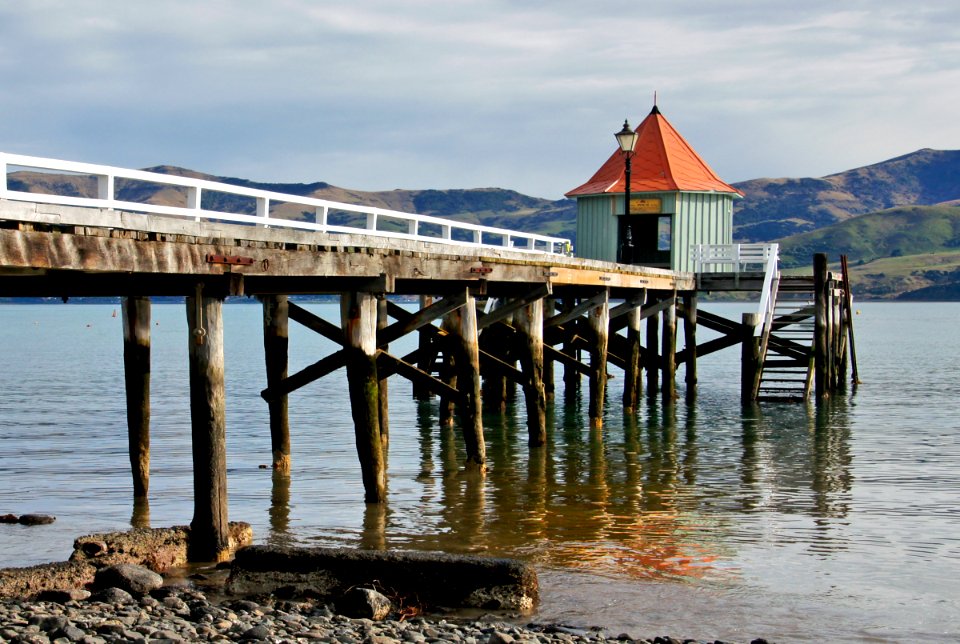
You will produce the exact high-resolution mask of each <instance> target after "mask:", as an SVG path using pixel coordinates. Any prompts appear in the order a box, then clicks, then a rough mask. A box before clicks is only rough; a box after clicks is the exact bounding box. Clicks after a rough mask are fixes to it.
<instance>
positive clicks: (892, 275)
mask: <svg viewBox="0 0 960 644" xmlns="http://www.w3.org/2000/svg"><path fill="white" fill-rule="evenodd" d="M780 248H781V264H782V266H783V267H784V268H787V269H789V268H791V267H807V266H810V259H811V257H812V256H813V254H814V253H818V252H819V253H826V254H827V256H828V257H829V258H831V259H833V260H836V259H838V258H839V256H840V255H846V256H847V261H848V263H849V264H850V266H851V278H850V279H851V282H853V284H854V292H855V293H856V294H857V295H858V296H860V297H869V298H901V299H908V298H912V299H951V300H952V299H960V207H957V206H911V207H905V208H893V209H890V210H883V211H880V212H875V213H871V214H867V215H862V216H860V217H856V218H852V219H847V220H846V221H842V222H840V223H838V224H834V225H832V226H828V227H826V228H821V229H819V230H815V231H813V232H809V233H801V234H798V235H791V236H789V237H786V238H784V239H781V240H780Z"/></svg>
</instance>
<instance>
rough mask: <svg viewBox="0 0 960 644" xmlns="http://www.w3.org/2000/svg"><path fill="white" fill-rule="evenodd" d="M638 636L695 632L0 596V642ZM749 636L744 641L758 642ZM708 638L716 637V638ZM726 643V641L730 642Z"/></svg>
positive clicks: (109, 593)
mask: <svg viewBox="0 0 960 644" xmlns="http://www.w3.org/2000/svg"><path fill="white" fill-rule="evenodd" d="M194 641H203V642H271V643H281V642H343V643H346V644H390V643H393V642H411V643H415V644H416V643H420V642H460V643H462V644H510V643H512V642H564V643H569V642H613V641H619V642H641V643H651V644H685V643H686V644H690V643H694V642H696V643H697V644H699V643H700V640H689V639H682V638H675V637H665V636H654V637H642V636H635V635H634V634H628V633H605V632H604V631H602V630H600V629H586V630H584V629H578V628H573V627H569V626H565V625H561V624H535V623H533V624H523V625H520V624H515V623H512V621H511V620H510V619H509V618H506V619H505V618H504V617H502V616H494V615H483V616H480V617H478V618H471V619H462V618H452V617H451V618H443V617H430V618H425V617H422V616H414V617H411V618H409V619H386V620H382V621H373V620H370V619H351V618H348V617H344V616H342V615H337V614H335V613H334V612H333V610H332V609H331V607H330V606H328V605H325V604H318V603H314V602H310V601H287V600H265V601H261V602H254V601H251V600H248V599H232V600H226V601H222V602H221V601H214V600H212V599H209V598H208V597H207V596H206V595H205V594H204V593H203V592H202V591H199V590H196V589H193V588H178V587H169V586H165V587H163V588H159V589H157V590H154V591H152V592H151V593H150V594H148V595H144V596H142V597H140V598H137V597H134V596H133V595H131V594H130V593H128V592H126V591H124V590H120V589H117V588H110V589H107V590H104V591H100V592H99V593H97V594H95V595H93V596H91V597H90V598H87V599H82V600H77V599H69V600H67V601H65V602H63V603H59V602H51V601H44V602H22V601H14V600H5V601H2V602H0V642H16V643H21V642H22V643H25V644H26V643H30V644H45V643H48V642H56V643H63V644H65V643H67V642H82V643H84V644H100V643H108V642H135V643H140V642H142V643H147V642H150V643H159V642H168V643H172V642H194ZM765 642H766V641H765V640H761V639H757V640H753V642H752V643H751V644H765ZM713 644H720V642H719V641H717V642H714V643H713ZM731 644H732V643H731Z"/></svg>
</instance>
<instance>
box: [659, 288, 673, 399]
mask: <svg viewBox="0 0 960 644" xmlns="http://www.w3.org/2000/svg"><path fill="white" fill-rule="evenodd" d="M661 353H662V355H663V357H662V358H661V364H662V367H663V378H662V381H663V386H662V391H661V392H660V394H661V396H662V398H663V400H664V401H665V402H670V401H672V400H674V399H676V397H677V298H676V295H673V296H672V297H671V298H670V301H669V305H668V306H667V308H665V309H664V310H663V350H662V351H661Z"/></svg>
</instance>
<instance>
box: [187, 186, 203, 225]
mask: <svg viewBox="0 0 960 644" xmlns="http://www.w3.org/2000/svg"><path fill="white" fill-rule="evenodd" d="M187 208H190V209H191V210H196V211H198V212H199V211H200V188H199V186H189V187H188V188H187ZM193 220H194V221H200V215H197V216H196V217H194V218H193Z"/></svg>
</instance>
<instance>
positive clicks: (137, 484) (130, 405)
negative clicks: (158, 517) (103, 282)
mask: <svg viewBox="0 0 960 644" xmlns="http://www.w3.org/2000/svg"><path fill="white" fill-rule="evenodd" d="M120 309H121V319H122V321H123V381H124V385H125V388H126V393H127V439H128V443H129V447H128V449H129V452H130V470H131V473H132V474H133V496H134V498H135V499H139V498H146V497H147V495H148V494H149V492H150V298H148V297H142V296H130V297H123V298H121V299H120Z"/></svg>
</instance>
